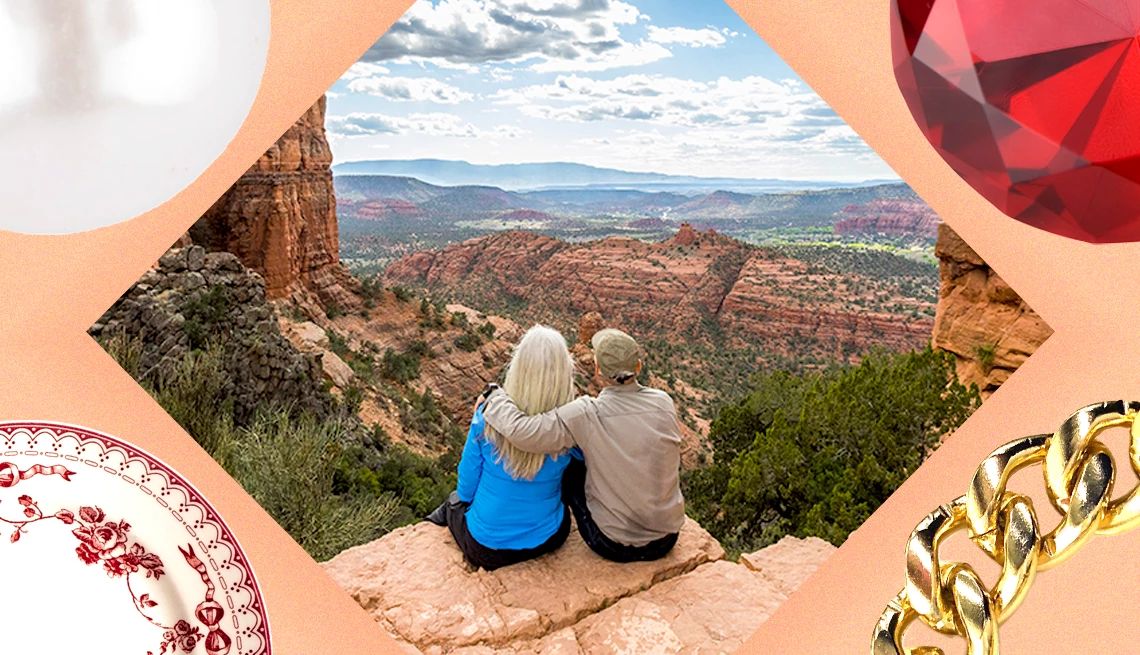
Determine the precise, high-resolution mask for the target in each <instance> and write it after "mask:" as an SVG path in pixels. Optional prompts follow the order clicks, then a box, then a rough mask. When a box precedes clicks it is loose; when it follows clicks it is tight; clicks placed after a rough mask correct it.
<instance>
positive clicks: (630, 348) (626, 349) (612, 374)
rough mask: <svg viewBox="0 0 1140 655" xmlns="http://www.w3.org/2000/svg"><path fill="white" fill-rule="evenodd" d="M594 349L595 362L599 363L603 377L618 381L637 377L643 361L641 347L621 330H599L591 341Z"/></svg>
mask: <svg viewBox="0 0 1140 655" xmlns="http://www.w3.org/2000/svg"><path fill="white" fill-rule="evenodd" d="M590 345H591V346H593V348H594V361H596V362H597V363H598V368H599V369H601V371H602V375H603V376H605V377H607V378H609V379H611V380H617V379H620V378H624V377H632V376H634V375H637V364H638V362H640V361H641V347H640V346H638V345H637V342H636V341H634V340H633V337H631V336H629V335H628V334H626V333H625V332H622V331H621V330H615V329H613V328H606V329H605V330H599V331H598V332H597V334H595V335H594V338H592V339H590Z"/></svg>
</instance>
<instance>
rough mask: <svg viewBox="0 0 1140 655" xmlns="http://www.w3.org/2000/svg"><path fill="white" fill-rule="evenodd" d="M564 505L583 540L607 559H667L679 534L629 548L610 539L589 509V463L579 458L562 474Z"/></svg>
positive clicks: (620, 560)
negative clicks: (571, 514)
mask: <svg viewBox="0 0 1140 655" xmlns="http://www.w3.org/2000/svg"><path fill="white" fill-rule="evenodd" d="M562 502H564V503H566V506H567V507H569V508H570V511H571V512H574V520H575V521H576V522H577V523H578V533H579V534H581V535H582V541H585V542H586V545H587V546H589V547H590V550H592V551H594V552H595V553H597V554H598V555H601V556H602V557H604V558H606V559H608V560H611V561H614V562H649V561H652V560H656V559H661V558H662V557H665V555H667V554H669V551H670V550H673V546H674V545H676V543H677V534H676V533H673V534H667V535H665V536H664V537H661V538H659V539H655V540H653V541H651V542H649V543H647V544H645V545H644V546H629V545H626V544H623V543H619V542H617V541H614V540H613V539H610V538H609V537H607V536H606V535H605V533H604V532H602V530H601V528H599V527H598V524H597V523H594V517H592V516H591V515H590V508H589V507H587V506H586V464H585V462H583V461H582V460H580V459H573V460H571V462H570V465H569V466H567V467H566V472H565V473H563V474H562Z"/></svg>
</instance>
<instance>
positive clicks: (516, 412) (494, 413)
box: [483, 390, 582, 453]
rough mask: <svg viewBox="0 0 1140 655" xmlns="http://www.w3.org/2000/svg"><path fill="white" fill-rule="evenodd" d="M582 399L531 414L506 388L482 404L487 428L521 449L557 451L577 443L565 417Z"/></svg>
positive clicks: (535, 451) (546, 451) (539, 451)
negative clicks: (526, 412)
mask: <svg viewBox="0 0 1140 655" xmlns="http://www.w3.org/2000/svg"><path fill="white" fill-rule="evenodd" d="M581 401H582V399H581V398H579V399H578V400H575V401H573V402H571V403H568V404H566V405H563V406H562V407H559V408H557V409H553V410H551V411H549V412H545V413H542V414H535V415H533V416H529V415H527V414H525V413H523V411H522V410H521V409H519V408H518V405H516V404H515V402H514V401H513V400H511V397H510V396H508V395H507V393H506V392H505V391H502V390H498V391H496V392H495V393H493V394H491V397H490V398H488V399H487V404H486V405H484V406H483V418H484V420H486V422H487V426H488V427H490V428H491V429H493V430H494V431H495V432H498V433H499V434H500V435H502V436H503V438H504V439H506V440H507V441H509V442H511V443H512V444H514V446H515V447H516V448H518V449H520V450H525V451H527V452H531V453H558V452H562V451H563V450H566V449H567V448H570V447H572V446H573V445H574V435H573V433H572V432H571V430H570V426H569V425H567V422H566V420H565V418H564V417H565V416H569V415H571V414H572V412H573V408H572V406H573V405H575V404H577V403H580V402H581Z"/></svg>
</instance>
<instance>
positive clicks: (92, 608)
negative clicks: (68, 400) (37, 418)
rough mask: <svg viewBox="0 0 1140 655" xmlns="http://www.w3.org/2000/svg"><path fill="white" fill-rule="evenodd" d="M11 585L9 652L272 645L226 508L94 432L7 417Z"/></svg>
mask: <svg viewBox="0 0 1140 655" xmlns="http://www.w3.org/2000/svg"><path fill="white" fill-rule="evenodd" d="M0 580H2V582H0V588H2V589H3V590H4V593H2V594H0V617H3V625H4V645H5V650H6V651H8V650H11V652H16V653H23V652H27V653H32V652H38V653H65V652H70V653H100V652H114V653H120V654H122V655H270V653H271V652H272V651H271V649H270V644H269V624H268V620H267V617H266V615H265V605H264V603H263V601H262V598H261V592H260V591H259V589H258V586H257V581H256V580H255V578H254V576H253V571H252V570H251V569H250V565H249V562H248V561H247V560H246V558H245V555H244V554H243V553H242V550H241V547H240V546H239V545H238V543H237V541H236V539H235V538H234V536H233V533H231V532H230V530H229V528H227V527H226V525H225V523H224V522H223V521H222V519H221V517H219V516H218V513H217V512H216V511H215V510H214V508H213V507H211V506H210V504H209V503H208V502H206V500H205V499H204V498H202V495H201V494H199V493H198V492H197V490H195V489H194V487H193V486H191V485H190V484H189V483H187V482H186V481H185V480H183V479H182V478H181V477H180V476H179V475H178V474H177V473H175V472H174V471H173V470H172V469H171V468H170V467H168V466H167V465H165V464H163V463H162V462H159V461H158V460H157V459H155V458H154V457H152V456H150V455H148V454H147V453H144V452H142V451H140V450H139V449H137V448H134V447H132V446H130V445H128V444H125V443H123V442H122V441H119V440H118V439H115V438H113V437H109V436H107V435H103V434H99V433H96V432H92V431H90V430H86V429H84V428H78V427H71V426H65V425H56V424H47V423H31V422H16V423H0ZM13 639H14V643H13Z"/></svg>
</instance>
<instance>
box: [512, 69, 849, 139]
mask: <svg viewBox="0 0 1140 655" xmlns="http://www.w3.org/2000/svg"><path fill="white" fill-rule="evenodd" d="M494 98H495V100H496V101H497V102H500V103H504V104H509V105H514V106H517V107H518V109H519V111H521V112H523V113H524V114H526V115H529V116H534V117H538V118H546V119H553V120H562V121H575V122H589V121H600V120H608V119H625V120H634V121H649V122H652V123H656V124H662V125H672V126H683V127H709V126H720V127H725V126H730V127H731V126H743V125H759V124H764V125H767V126H768V128H767V129H769V130H770V131H772V132H773V133H777V132H780V133H786V134H796V133H798V132H811V133H813V134H814V133H821V132H823V131H824V130H825V129H826V128H829V127H832V126H835V125H842V121H841V120H840V119H839V118H838V117H837V116H835V113H834V112H833V111H831V109H830V108H829V107H828V106H827V105H826V104H825V103H824V102H823V101H822V100H821V99H820V98H819V97H818V96H817V95H815V94H814V93H812V92H811V91H810V90H809V89H807V88H806V87H805V86H804V85H803V84H801V83H799V82H775V81H773V80H770V79H768V78H765V77H761V76H749V77H744V78H740V79H732V78H727V77H721V78H718V79H716V80H712V81H708V82H702V81H698V80H689V79H683V78H677V77H668V76H664V75H641V74H636V75H625V76H622V77H618V78H615V79H612V80H597V79H594V78H591V77H585V76H581V75H563V76H559V77H558V78H557V79H556V80H555V81H554V82H553V83H550V84H536V85H530V86H525V87H521V88H516V89H509V90H503V91H499V92H498V93H496V94H495V96H494Z"/></svg>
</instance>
